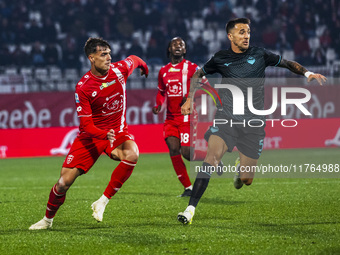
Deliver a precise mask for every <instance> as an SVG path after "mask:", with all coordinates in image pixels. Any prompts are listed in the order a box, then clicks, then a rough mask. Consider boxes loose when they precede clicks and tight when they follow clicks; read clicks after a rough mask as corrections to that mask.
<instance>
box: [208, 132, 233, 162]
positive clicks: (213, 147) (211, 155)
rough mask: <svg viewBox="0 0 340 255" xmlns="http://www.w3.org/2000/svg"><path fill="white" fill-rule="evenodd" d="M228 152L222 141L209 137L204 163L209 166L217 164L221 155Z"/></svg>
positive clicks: (218, 138) (214, 136)
mask: <svg viewBox="0 0 340 255" xmlns="http://www.w3.org/2000/svg"><path fill="white" fill-rule="evenodd" d="M227 151H228V146H227V145H226V143H225V142H224V140H223V139H222V138H221V137H219V136H217V135H210V136H209V140H208V151H207V156H206V157H205V159H204V162H207V163H209V164H210V165H216V164H218V163H219V162H220V161H221V159H222V157H223V155H224V154H225V153H226V152H227Z"/></svg>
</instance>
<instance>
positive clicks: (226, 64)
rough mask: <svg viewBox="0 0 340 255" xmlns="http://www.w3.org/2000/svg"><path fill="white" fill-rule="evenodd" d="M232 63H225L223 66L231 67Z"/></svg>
mask: <svg viewBox="0 0 340 255" xmlns="http://www.w3.org/2000/svg"><path fill="white" fill-rule="evenodd" d="M232 63H233V62H230V63H225V64H224V65H225V66H229V65H231V64H232Z"/></svg>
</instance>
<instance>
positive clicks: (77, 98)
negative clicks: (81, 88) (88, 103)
mask: <svg viewBox="0 0 340 255" xmlns="http://www.w3.org/2000/svg"><path fill="white" fill-rule="evenodd" d="M74 96H75V98H76V103H79V96H78V93H75V95H74Z"/></svg>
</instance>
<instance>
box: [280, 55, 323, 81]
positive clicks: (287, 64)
mask: <svg viewBox="0 0 340 255" xmlns="http://www.w3.org/2000/svg"><path fill="white" fill-rule="evenodd" d="M278 66H279V67H283V68H287V69H288V70H290V71H291V72H293V73H296V74H299V75H304V76H306V77H307V81H308V82H310V81H312V80H314V79H315V80H317V81H318V83H319V84H320V85H322V84H323V82H326V81H327V78H326V77H325V76H323V75H322V74H319V73H313V72H309V71H308V70H307V69H306V68H305V67H303V66H302V65H300V64H299V63H297V62H295V61H290V60H286V59H282V60H281V62H280V64H279V65H278Z"/></svg>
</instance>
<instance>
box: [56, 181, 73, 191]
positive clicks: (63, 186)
mask: <svg viewBox="0 0 340 255" xmlns="http://www.w3.org/2000/svg"><path fill="white" fill-rule="evenodd" d="M71 185H72V182H71V183H70V182H68V181H67V180H65V179H64V178H63V177H60V178H59V180H58V182H57V184H56V190H57V192H59V193H65V192H66V191H67V190H68V189H69V188H70V187H71Z"/></svg>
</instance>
